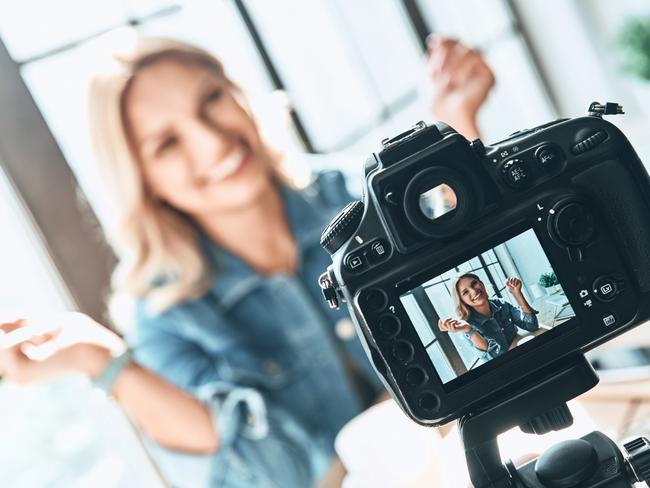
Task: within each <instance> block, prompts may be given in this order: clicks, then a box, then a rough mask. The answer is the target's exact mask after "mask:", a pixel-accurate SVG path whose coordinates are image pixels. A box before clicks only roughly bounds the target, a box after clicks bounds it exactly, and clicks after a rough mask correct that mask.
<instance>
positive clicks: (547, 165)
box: [535, 144, 560, 170]
mask: <svg viewBox="0 0 650 488" xmlns="http://www.w3.org/2000/svg"><path fill="white" fill-rule="evenodd" d="M535 159H537V162H538V163H539V164H540V166H541V167H542V168H544V169H546V170H553V169H555V168H557V166H558V163H559V162H560V154H559V152H558V150H557V149H556V148H554V147H553V146H549V145H548V144H545V145H543V146H540V147H539V148H537V151H535Z"/></svg>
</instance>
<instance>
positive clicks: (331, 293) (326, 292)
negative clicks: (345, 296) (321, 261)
mask: <svg viewBox="0 0 650 488" xmlns="http://www.w3.org/2000/svg"><path fill="white" fill-rule="evenodd" d="M318 284H319V285H320V289H321V291H322V292H323V297H324V298H325V301H326V302H327V304H328V305H329V306H330V308H334V309H337V310H338V308H339V298H338V296H337V294H336V288H335V287H334V282H333V280H332V278H331V277H330V273H329V270H328V271H325V272H324V273H323V274H322V275H320V277H319V278H318Z"/></svg>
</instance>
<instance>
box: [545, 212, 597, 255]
mask: <svg viewBox="0 0 650 488" xmlns="http://www.w3.org/2000/svg"><path fill="white" fill-rule="evenodd" d="M549 231H550V234H551V236H552V237H554V238H555V240H556V241H559V242H558V243H559V244H560V245H564V246H582V245H583V244H586V243H587V242H589V241H590V240H591V238H592V237H593V236H594V233H595V232H596V218H595V217H594V214H593V213H592V212H591V210H590V209H589V208H588V207H587V206H586V205H584V204H582V203H580V202H576V201H572V202H567V203H563V204H560V205H557V206H556V207H555V208H554V209H553V210H551V215H550V220H549Z"/></svg>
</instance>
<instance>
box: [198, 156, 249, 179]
mask: <svg viewBox="0 0 650 488" xmlns="http://www.w3.org/2000/svg"><path fill="white" fill-rule="evenodd" d="M245 156H246V151H245V150H244V148H243V147H238V148H236V149H233V150H232V151H230V153H229V154H228V156H227V157H226V158H225V159H224V160H223V161H221V162H220V163H219V164H217V165H216V166H213V167H212V168H211V169H210V170H209V171H208V173H207V174H206V179H207V180H208V182H210V183H219V182H220V181H223V180H225V179H226V178H228V177H229V176H230V175H232V174H233V173H234V172H235V171H237V170H238V169H239V167H240V166H241V165H242V163H243V162H244V158H245Z"/></svg>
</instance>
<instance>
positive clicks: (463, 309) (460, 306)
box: [451, 273, 483, 320]
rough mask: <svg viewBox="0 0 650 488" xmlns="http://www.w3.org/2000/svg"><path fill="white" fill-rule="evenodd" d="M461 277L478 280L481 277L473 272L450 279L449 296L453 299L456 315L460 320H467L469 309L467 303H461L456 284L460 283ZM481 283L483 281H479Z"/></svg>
mask: <svg viewBox="0 0 650 488" xmlns="http://www.w3.org/2000/svg"><path fill="white" fill-rule="evenodd" d="M463 278H471V279H473V280H478V281H481V278H479V277H478V276H477V275H475V274H474V273H465V274H462V275H460V276H456V277H455V278H454V279H453V280H452V287H451V296H452V298H453V299H454V308H455V310H456V315H458V317H460V318H461V319H462V320H467V319H468V318H469V314H470V311H469V308H468V307H467V305H465V304H464V303H463V300H462V299H461V298H460V292H459V291H458V285H459V283H460V280H462V279H463ZM481 283H483V282H482V281H481Z"/></svg>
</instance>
